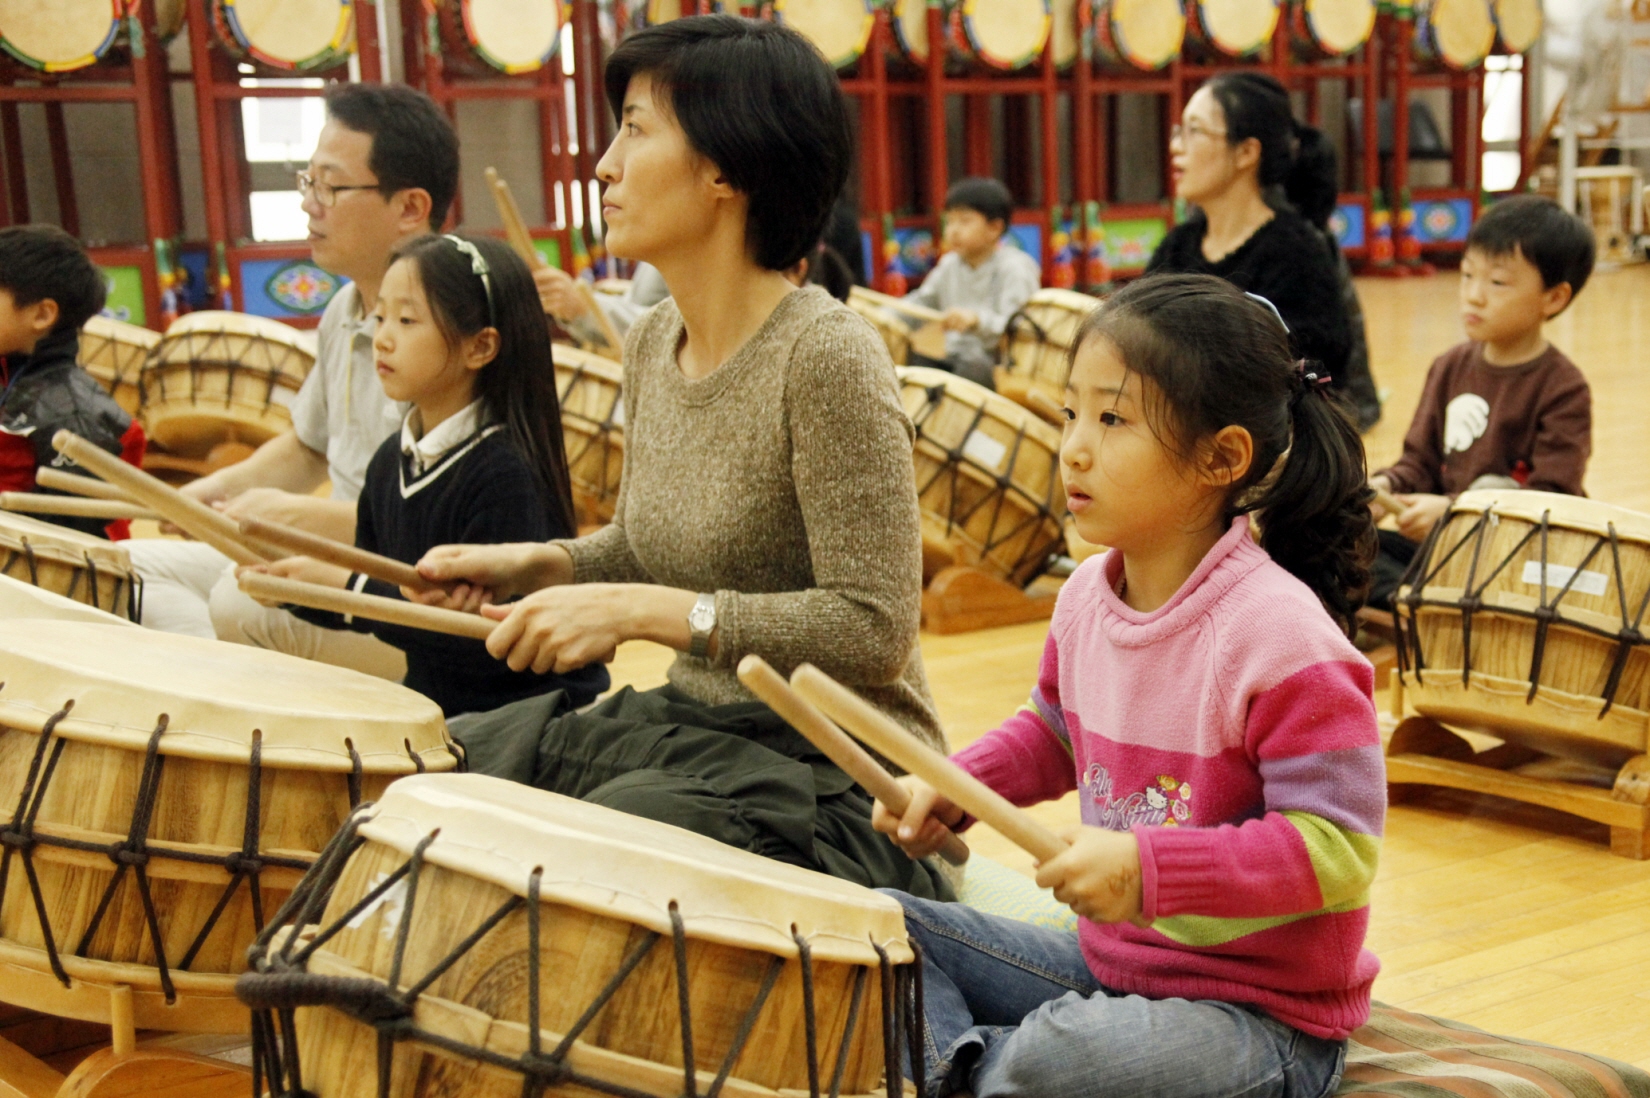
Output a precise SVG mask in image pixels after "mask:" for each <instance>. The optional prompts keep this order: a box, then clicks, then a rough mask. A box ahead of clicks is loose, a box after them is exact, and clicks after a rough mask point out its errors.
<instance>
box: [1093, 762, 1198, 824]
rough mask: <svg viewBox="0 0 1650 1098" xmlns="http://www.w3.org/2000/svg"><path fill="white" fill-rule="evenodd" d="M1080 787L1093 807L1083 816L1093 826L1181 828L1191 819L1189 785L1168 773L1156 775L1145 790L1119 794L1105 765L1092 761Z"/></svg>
mask: <svg viewBox="0 0 1650 1098" xmlns="http://www.w3.org/2000/svg"><path fill="white" fill-rule="evenodd" d="M1081 784H1082V788H1083V792H1084V794H1085V795H1086V796H1087V798H1088V800H1089V802H1090V803H1091V804H1092V806H1093V807H1092V808H1091V809H1089V810H1087V811H1085V812H1084V813H1083V815H1084V819H1085V820H1086V821H1087V822H1088V823H1091V824H1093V825H1094V826H1096V827H1104V828H1107V829H1109V830H1112V831H1127V830H1128V829H1129V828H1131V827H1133V826H1135V825H1136V824H1143V825H1145V826H1147V827H1180V826H1181V825H1183V824H1186V823H1189V822H1190V821H1191V818H1192V786H1191V783H1190V782H1183V781H1181V780H1179V779H1178V778H1176V777H1174V776H1173V775H1171V774H1159V775H1158V776H1157V778H1156V779H1155V780H1154V781H1153V782H1152V783H1150V784H1148V785H1147V786H1146V787H1145V788H1144V789H1141V790H1138V791H1131V792H1129V793H1126V794H1119V793H1118V792H1117V790H1116V789H1115V787H1114V786H1113V783H1112V776H1111V773H1110V771H1108V770H1107V769H1106V768H1105V767H1104V766H1102V765H1100V764H1099V763H1091V764H1089V767H1088V769H1087V770H1085V771H1084V772H1083V778H1082V783H1081Z"/></svg>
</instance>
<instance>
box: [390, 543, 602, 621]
mask: <svg viewBox="0 0 1650 1098" xmlns="http://www.w3.org/2000/svg"><path fill="white" fill-rule="evenodd" d="M418 574H419V575H421V576H423V577H424V578H425V579H426V580H429V581H430V582H431V583H434V584H438V585H440V587H441V588H446V590H440V589H437V590H432V591H411V590H405V589H404V590H403V592H402V593H403V594H404V595H405V596H406V597H407V598H408V599H409V600H410V601H412V602H418V603H423V604H424V605H425V606H440V607H444V608H446V609H449V610H466V611H469V612H470V613H474V612H475V611H476V610H478V609H480V608H481V606H482V605H484V604H486V603H493V602H500V601H503V600H505V599H509V598H512V597H514V596H517V595H525V594H528V593H529V592H532V591H537V590H539V589H541V588H544V587H550V586H553V585H555V584H561V583H572V582H573V558H572V557H570V556H569V555H568V554H567V550H565V549H562V548H560V547H559V546H553V545H542V544H540V543H538V542H514V543H506V544H502V545H438V546H436V547H435V548H434V549H431V550H430V551H429V552H428V553H425V554H424V556H423V558H422V559H420V560H419V562H418Z"/></svg>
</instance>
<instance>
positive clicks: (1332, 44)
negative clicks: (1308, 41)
mask: <svg viewBox="0 0 1650 1098" xmlns="http://www.w3.org/2000/svg"><path fill="white" fill-rule="evenodd" d="M1306 25H1307V29H1308V30H1310V31H1311V32H1312V38H1313V40H1314V41H1315V42H1317V43H1318V45H1320V46H1321V47H1323V49H1324V50H1325V51H1326V52H1328V53H1331V54H1336V55H1339V54H1343V53H1351V52H1352V51H1353V50H1355V49H1357V48H1358V47H1359V46H1361V45H1363V44H1364V43H1365V42H1367V41H1369V36H1370V34H1371V33H1373V32H1374V30H1375V0H1306Z"/></svg>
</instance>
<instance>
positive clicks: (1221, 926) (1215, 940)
mask: <svg viewBox="0 0 1650 1098" xmlns="http://www.w3.org/2000/svg"><path fill="white" fill-rule="evenodd" d="M1368 906H1369V893H1368V892H1367V891H1366V892H1364V893H1362V894H1361V895H1358V896H1354V897H1352V898H1351V899H1349V900H1347V901H1346V902H1344V903H1340V904H1336V905H1335V906H1333V907H1324V908H1319V909H1318V910H1317V911H1302V912H1299V913H1298V914H1295V915H1270V916H1267V917H1265V918H1261V919H1222V918H1217V917H1216V916H1213V915H1171V916H1169V917H1168V918H1166V919H1159V920H1157V921H1156V922H1154V923H1153V924H1152V926H1151V928H1152V929H1153V930H1155V931H1157V932H1158V933H1159V934H1161V935H1163V936H1164V937H1165V938H1168V939H1169V940H1170V941H1173V942H1179V943H1180V944H1181V945H1185V946H1218V945H1225V944H1226V943H1227V942H1235V941H1237V940H1238V939H1239V938H1243V937H1247V936H1248V935H1250V934H1258V933H1260V932H1261V931H1263V930H1271V929H1272V928H1273V927H1275V926H1284V925H1285V924H1288V923H1298V922H1300V921H1301V920H1302V919H1313V918H1316V917H1317V916H1319V915H1339V914H1342V913H1344V912H1348V911H1357V910H1358V909H1359V908H1362V907H1368Z"/></svg>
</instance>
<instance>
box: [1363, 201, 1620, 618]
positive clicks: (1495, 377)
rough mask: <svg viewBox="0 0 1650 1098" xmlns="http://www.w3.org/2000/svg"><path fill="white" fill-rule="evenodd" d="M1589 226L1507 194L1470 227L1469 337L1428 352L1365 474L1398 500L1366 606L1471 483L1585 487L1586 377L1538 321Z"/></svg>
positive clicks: (1555, 301)
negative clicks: (1392, 433) (1389, 443)
mask: <svg viewBox="0 0 1650 1098" xmlns="http://www.w3.org/2000/svg"><path fill="white" fill-rule="evenodd" d="M1593 252H1594V247H1593V234H1592V231H1591V230H1590V229H1589V228H1588V227H1587V226H1586V224H1584V223H1583V222H1582V221H1581V220H1580V219H1579V218H1577V217H1575V216H1573V215H1571V214H1568V213H1565V212H1564V210H1562V209H1560V208H1559V206H1558V205H1557V204H1556V203H1554V202H1553V201H1552V200H1550V199H1547V198H1543V197H1540V196H1537V195H1519V196H1517V197H1514V198H1508V199H1504V200H1502V201H1500V202H1498V203H1496V204H1495V205H1494V206H1493V207H1491V208H1490V209H1489V211H1488V212H1486V213H1485V214H1484V215H1483V216H1482V217H1481V218H1479V219H1478V223H1477V224H1476V225H1474V226H1473V227H1472V232H1471V234H1470V235H1469V236H1468V237H1467V251H1466V255H1465V256H1464V257H1463V258H1462V260H1461V290H1460V293H1461V316H1462V321H1463V324H1464V326H1465V328H1466V331H1467V342H1466V343H1462V344H1460V345H1459V346H1456V347H1452V348H1450V350H1448V351H1446V352H1445V353H1444V354H1442V355H1440V356H1439V357H1438V359H1437V360H1436V361H1435V362H1433V364H1432V369H1431V371H1430V372H1429V373H1428V374H1427V382H1426V388H1425V389H1424V390H1422V393H1421V402H1420V404H1419V405H1418V406H1417V408H1416V409H1415V419H1414V421H1413V422H1412V423H1411V424H1410V427H1409V434H1407V435H1406V436H1405V437H1404V455H1403V457H1401V458H1400V459H1399V460H1398V461H1397V463H1396V464H1394V465H1393V466H1392V467H1391V468H1389V469H1383V470H1381V471H1380V472H1378V473H1376V474H1375V475H1374V476H1373V477H1371V478H1370V484H1371V485H1373V486H1374V487H1375V488H1377V489H1380V490H1384V491H1388V492H1391V493H1393V494H1394V495H1395V496H1396V497H1397V501H1398V503H1399V504H1400V505H1401V507H1402V509H1401V510H1400V511H1398V512H1397V516H1396V517H1397V520H1398V529H1397V530H1396V531H1391V530H1382V531H1380V539H1381V551H1380V554H1379V556H1378V557H1377V558H1376V561H1375V569H1374V572H1375V575H1374V583H1373V585H1372V586H1371V589H1370V592H1369V604H1370V605H1371V606H1379V607H1383V608H1386V607H1389V606H1390V605H1391V602H1392V596H1393V594H1394V593H1396V591H1397V589H1398V584H1399V581H1400V579H1401V578H1402V576H1403V573H1404V570H1405V568H1407V567H1408V566H1409V563H1410V561H1411V560H1412V559H1413V558H1414V556H1415V550H1416V548H1417V547H1418V544H1419V542H1420V541H1421V540H1422V539H1424V538H1425V537H1426V536H1427V535H1428V534H1429V533H1431V532H1432V528H1433V527H1434V526H1436V525H1437V523H1438V521H1439V519H1441V518H1443V516H1444V514H1445V513H1446V512H1447V511H1448V510H1449V507H1450V503H1451V501H1452V500H1453V499H1454V498H1455V496H1456V495H1458V494H1460V493H1461V492H1464V491H1467V490H1468V489H1470V488H1533V489H1536V490H1538V491H1543V492H1565V493H1568V494H1570V495H1577V496H1579V495H1585V494H1586V493H1585V492H1584V491H1583V490H1582V486H1581V481H1582V477H1583V476H1584V475H1585V474H1586V472H1587V458H1588V455H1589V454H1590V453H1591V452H1592V424H1593V418H1592V394H1591V392H1590V391H1589V389H1588V388H1587V379H1586V378H1585V377H1583V376H1582V373H1581V371H1580V370H1578V369H1577V368H1576V366H1575V364H1574V363H1572V362H1571V361H1570V360H1569V359H1568V358H1566V357H1565V356H1564V354H1563V353H1562V352H1560V351H1559V350H1558V348H1556V347H1554V346H1553V345H1552V344H1550V343H1548V342H1547V339H1546V337H1545V336H1544V335H1543V334H1542V328H1543V326H1544V325H1545V324H1546V322H1547V321H1549V320H1551V319H1552V318H1553V317H1555V316H1557V315H1558V314H1559V313H1561V312H1563V311H1564V310H1565V309H1566V308H1567V307H1568V306H1569V304H1570V302H1571V301H1573V300H1575V296H1576V295H1577V294H1579V293H1580V292H1581V288H1582V287H1583V286H1584V285H1586V283H1587V277H1588V276H1589V275H1590V274H1591V273H1592V270H1593Z"/></svg>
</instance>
